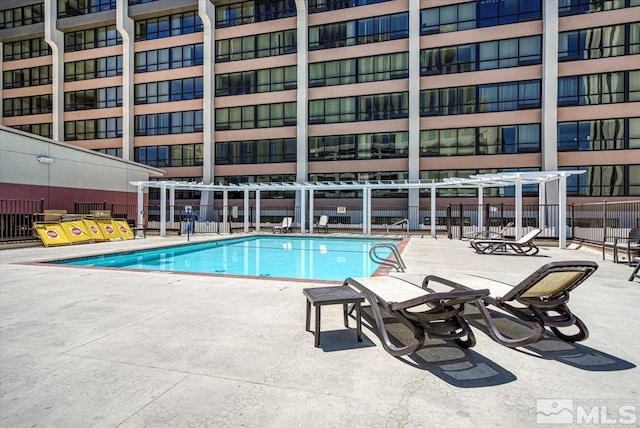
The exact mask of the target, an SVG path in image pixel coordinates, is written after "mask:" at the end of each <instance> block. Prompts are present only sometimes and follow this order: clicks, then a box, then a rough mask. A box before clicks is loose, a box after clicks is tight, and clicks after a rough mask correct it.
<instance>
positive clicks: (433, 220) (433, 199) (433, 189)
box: [431, 183, 436, 238]
mask: <svg viewBox="0 0 640 428" xmlns="http://www.w3.org/2000/svg"><path fill="white" fill-rule="evenodd" d="M431 237H432V238H435V237H436V184H435V183H431Z"/></svg>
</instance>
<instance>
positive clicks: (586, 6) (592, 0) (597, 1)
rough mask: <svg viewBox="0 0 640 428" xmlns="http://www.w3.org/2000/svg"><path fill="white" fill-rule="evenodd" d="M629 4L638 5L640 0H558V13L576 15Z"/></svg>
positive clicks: (629, 5) (628, 5) (619, 7)
mask: <svg viewBox="0 0 640 428" xmlns="http://www.w3.org/2000/svg"><path fill="white" fill-rule="evenodd" d="M631 6H640V0H559V1H558V13H559V15H560V16H566V15H578V14H582V13H592V12H600V11H603V10H614V9H621V8H624V7H631Z"/></svg>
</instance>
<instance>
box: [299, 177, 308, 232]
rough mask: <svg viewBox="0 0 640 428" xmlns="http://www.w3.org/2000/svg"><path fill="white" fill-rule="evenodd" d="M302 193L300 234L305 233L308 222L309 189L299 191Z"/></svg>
mask: <svg viewBox="0 0 640 428" xmlns="http://www.w3.org/2000/svg"><path fill="white" fill-rule="evenodd" d="M299 192H300V233H304V232H305V230H306V229H307V228H306V222H307V189H305V188H304V187H303V188H301V189H300V190H299Z"/></svg>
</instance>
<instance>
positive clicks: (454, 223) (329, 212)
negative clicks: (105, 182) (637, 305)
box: [0, 199, 640, 248]
mask: <svg viewBox="0 0 640 428" xmlns="http://www.w3.org/2000/svg"><path fill="white" fill-rule="evenodd" d="M44 206H45V201H44V199H41V200H35V201H33V200H0V241H11V240H19V239H29V238H32V237H33V236H34V234H33V221H34V220H35V216H34V215H35V214H36V213H41V212H43V208H44ZM74 210H75V212H74V213H75V214H91V212H92V211H110V213H111V215H112V216H113V217H115V218H123V219H127V220H129V221H130V222H137V212H138V207H137V205H127V204H114V203H107V202H76V203H75V204H74ZM160 210H161V208H160V206H158V205H149V206H145V207H144V208H143V217H144V224H143V226H144V227H145V228H146V229H147V230H149V231H153V230H154V229H160V217H161V216H160ZM306 215H307V216H308V214H306ZM321 215H326V216H328V217H329V229H330V230H336V231H347V230H348V231H354V232H356V233H357V232H358V231H361V230H362V229H363V224H362V223H363V219H364V216H363V212H362V209H361V208H351V207H341V206H337V205H336V206H333V207H323V208H318V209H315V210H314V213H313V217H314V218H313V222H314V223H315V222H317V221H318V219H319V217H320V216H321ZM558 215H559V206H558V205H538V204H535V205H523V206H522V227H523V228H524V230H525V231H526V230H527V229H531V228H534V227H539V228H541V229H543V233H542V236H543V237H546V238H557V237H558V236H559V228H561V227H564V228H566V234H567V238H569V239H573V240H579V241H582V242H589V243H594V244H601V245H603V248H604V247H605V246H608V245H611V244H612V242H613V240H614V239H615V238H616V237H626V236H628V234H629V231H630V229H631V228H632V227H640V201H628V202H606V201H604V202H598V203H585V204H571V205H568V206H567V209H566V215H567V218H566V221H564V222H563V221H560V220H559V218H558ZM247 216H248V219H249V224H250V227H251V228H252V229H255V228H256V224H255V223H256V219H257V218H258V215H257V212H256V207H255V206H251V207H249V208H248V209H247V210H246V212H245V209H244V207H243V206H242V205H233V202H232V203H230V205H229V207H228V215H227V222H228V224H227V225H223V224H222V222H223V218H224V216H223V206H222V203H221V202H220V203H216V204H214V205H211V206H201V205H198V204H190V205H187V204H177V205H174V206H169V207H167V208H166V219H167V229H168V230H169V231H174V232H176V233H185V232H187V231H190V232H196V233H220V232H226V231H231V232H233V231H234V230H238V229H240V230H241V229H243V228H244V220H245V217H247ZM259 217H260V228H261V229H262V230H268V229H269V228H271V227H273V226H275V225H279V224H280V223H281V222H282V219H283V218H284V217H293V218H294V224H293V227H294V229H295V228H298V229H299V228H300V219H301V213H300V209H299V208H298V209H296V208H293V207H291V206H281V207H268V208H265V207H263V208H261V209H260V215H259ZM515 217H516V207H515V205H511V204H506V203H500V204H483V205H477V204H448V205H441V206H438V207H436V212H435V222H436V230H437V232H438V233H443V234H446V236H448V237H449V238H452V239H461V238H463V237H465V236H469V235H470V234H473V233H474V232H480V231H481V230H499V229H501V228H502V227H504V226H505V225H507V224H508V223H509V222H514V223H515ZM431 219H432V215H431V209H430V208H424V207H422V208H421V207H410V208H407V207H397V208H394V207H390V208H375V207H374V208H372V210H371V217H370V222H371V230H372V232H373V233H389V234H391V233H404V232H409V233H422V234H425V235H426V234H429V233H430V230H431ZM309 220H310V219H309V218H308V217H307V222H309ZM505 235H506V236H514V235H515V227H514V228H510V229H508V230H507V232H506V233H505Z"/></svg>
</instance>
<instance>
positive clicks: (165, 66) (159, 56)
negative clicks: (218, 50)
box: [135, 43, 204, 73]
mask: <svg viewBox="0 0 640 428" xmlns="http://www.w3.org/2000/svg"><path fill="white" fill-rule="evenodd" d="M203 60H204V53H203V51H202V43H198V44H194V45H184V46H175V47H172V48H164V49H156V50H150V51H143V52H136V58H135V62H136V73H146V72H150V71H161V70H170V69H175V68H183V67H193V66H196V65H202V62H203Z"/></svg>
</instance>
